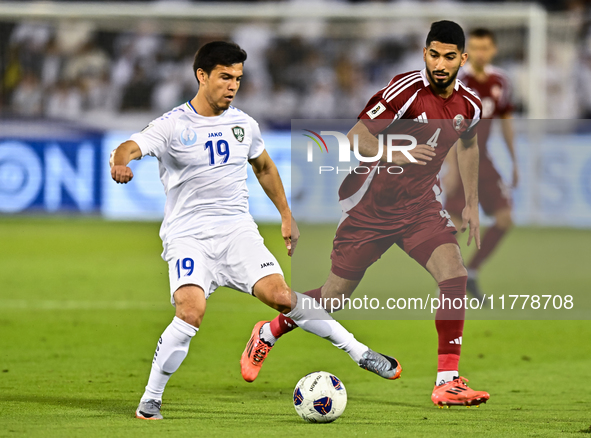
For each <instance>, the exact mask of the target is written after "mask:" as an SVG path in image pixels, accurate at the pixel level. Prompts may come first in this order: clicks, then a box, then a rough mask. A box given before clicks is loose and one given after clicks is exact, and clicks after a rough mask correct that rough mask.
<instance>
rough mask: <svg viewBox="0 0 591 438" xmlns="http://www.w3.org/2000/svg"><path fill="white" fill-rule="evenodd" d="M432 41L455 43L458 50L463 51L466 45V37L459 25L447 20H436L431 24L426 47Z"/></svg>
mask: <svg viewBox="0 0 591 438" xmlns="http://www.w3.org/2000/svg"><path fill="white" fill-rule="evenodd" d="M433 41H437V42H439V43H443V44H455V45H456V46H458V49H459V50H460V52H463V51H464V47H465V45H466V37H465V36H464V31H463V30H462V28H461V27H460V25H459V24H458V23H454V22H453V21H448V20H442V21H436V22H435V23H433V24H431V30H430V31H429V34H428V35H427V44H426V47H429V45H430V44H431V42H433Z"/></svg>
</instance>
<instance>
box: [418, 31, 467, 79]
mask: <svg viewBox="0 0 591 438" xmlns="http://www.w3.org/2000/svg"><path fill="white" fill-rule="evenodd" d="M423 54H424V59H425V65H426V67H427V75H428V76H429V79H430V82H431V83H432V84H433V85H434V86H435V87H437V88H439V89H441V90H444V89H446V88H448V87H449V86H450V85H452V84H453V82H454V81H455V79H456V77H457V76H458V72H459V71H460V67H461V66H462V65H464V63H465V61H466V57H467V56H466V54H462V52H461V51H460V50H458V47H457V46H456V45H455V44H443V43H440V42H437V41H433V42H431V44H430V45H429V47H427V48H425V49H424V52H423Z"/></svg>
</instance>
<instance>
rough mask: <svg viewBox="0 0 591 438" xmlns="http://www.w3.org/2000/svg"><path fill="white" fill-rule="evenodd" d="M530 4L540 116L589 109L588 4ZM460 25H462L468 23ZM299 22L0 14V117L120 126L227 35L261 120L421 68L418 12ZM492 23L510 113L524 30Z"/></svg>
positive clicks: (153, 105) (321, 112) (189, 90)
mask: <svg viewBox="0 0 591 438" xmlns="http://www.w3.org/2000/svg"><path fill="white" fill-rule="evenodd" d="M398 3H399V2H398ZM406 3H412V2H406ZM439 3H441V2H439ZM445 3H446V4H449V6H450V8H452V10H451V12H450V16H453V8H457V7H462V5H463V4H464V3H467V2H452V1H445ZM480 3H482V2H480ZM539 3H541V4H542V5H543V6H544V7H546V8H547V10H548V11H549V12H550V14H549V22H548V59H547V69H546V72H545V76H546V84H545V86H546V92H547V101H548V108H547V114H548V117H549V118H587V117H591V26H590V23H591V20H590V18H591V2H587V1H580V0H579V1H576V0H571V1H550V0H547V1H545V2H539ZM312 4H314V3H310V5H312ZM25 5H26V2H24V5H23V7H26V6H25ZM459 22H460V23H461V24H462V25H463V26H464V27H465V30H466V31H468V30H469V29H470V27H471V24H472V23H471V22H470V21H467V20H463V21H462V20H459ZM301 24H302V23H301V22H300V21H298V20H285V21H283V22H281V23H270V22H265V21H263V20H261V21H252V22H246V23H245V22H241V23H240V24H236V25H233V26H231V27H227V28H226V27H225V26H222V25H221V24H220V25H219V26H218V27H217V28H216V27H215V26H214V27H212V28H208V29H207V30H206V31H203V30H201V29H197V30H196V29H194V28H193V27H192V26H191V25H190V23H179V24H178V25H177V26H176V27H175V29H173V30H167V31H166V32H163V31H162V29H161V28H160V26H159V23H158V22H157V21H150V20H141V21H138V22H136V23H134V24H133V25H132V26H130V27H129V28H128V29H126V30H119V29H117V30H110V29H104V28H101V27H100V26H96V24H95V23H91V22H88V21H75V20H64V21H58V22H41V21H22V20H21V21H14V22H11V21H1V20H0V67H1V68H0V71H1V72H2V76H1V77H0V117H3V118H11V117H26V118H49V119H66V120H76V121H84V122H87V123H89V124H91V125H95V126H99V127H103V128H115V129H118V128H121V129H127V128H131V127H135V128H137V126H130V125H133V123H135V122H134V120H136V117H137V120H140V119H141V120H144V121H145V120H146V116H149V117H156V116H158V115H159V114H161V113H163V112H165V111H167V110H169V109H170V108H172V107H174V106H176V105H178V104H180V103H182V102H183V101H186V100H189V99H190V98H191V97H192V96H193V95H194V94H195V92H196V90H197V82H196V80H195V78H194V75H193V71H192V62H193V56H194V54H195V51H196V49H197V48H198V47H199V46H200V45H202V44H204V43H206V42H208V41H212V40H215V39H231V40H233V41H235V42H237V43H238V44H240V45H241V46H242V47H243V48H244V49H245V50H246V51H247V53H248V60H247V62H246V66H245V77H244V81H243V84H242V88H241V90H240V92H239V93H238V97H237V99H236V100H235V106H237V107H239V108H241V109H243V110H244V111H245V112H247V113H249V114H250V115H252V116H253V117H255V119H257V120H259V121H260V122H261V123H262V124H263V125H265V126H268V127H271V128H279V129H281V128H289V124H290V120H291V119H292V118H336V117H338V118H345V117H356V116H357V114H358V113H359V111H360V110H361V109H362V108H363V106H364V105H365V102H366V101H367V99H368V98H369V97H370V96H371V95H372V94H373V93H374V92H375V91H377V90H378V89H380V88H382V87H383V86H385V85H386V84H387V83H388V81H389V80H390V78H391V77H392V76H393V75H395V74H398V73H402V72H405V71H409V70H415V69H420V68H422V67H423V61H422V47H423V45H424V38H425V35H426V32H427V30H428V26H429V22H428V21H426V20H405V21H403V22H392V23H370V22H365V23H359V24H356V25H355V29H351V32H348V31H347V30H345V31H343V30H342V28H340V31H339V30H338V29H337V30H335V28H332V27H331V26H328V25H327V23H324V22H322V20H312V21H310V20H307V21H306V25H305V26H302V25H301ZM478 24H479V25H482V24H483V23H478ZM492 28H493V29H496V31H497V37H498V45H499V56H498V57H497V59H496V64H497V65H499V66H500V67H503V68H505V70H506V71H507V72H508V74H509V76H510V78H511V79H512V82H513V84H514V96H513V99H514V104H515V106H516V108H517V114H518V115H519V114H520V112H522V111H523V106H524V96H523V92H522V91H521V90H523V89H525V86H526V82H527V76H526V74H525V67H524V64H525V57H526V55H525V53H524V50H525V47H526V45H525V40H526V38H527V36H526V29H525V28H520V27H506V28H505V27H503V23H499V22H494V23H492Z"/></svg>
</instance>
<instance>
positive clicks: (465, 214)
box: [457, 135, 480, 249]
mask: <svg viewBox="0 0 591 438" xmlns="http://www.w3.org/2000/svg"><path fill="white" fill-rule="evenodd" d="M457 148H458V152H457V154H458V168H459V170H460V177H461V178H462V184H463V185H464V193H465V194H466V207H464V210H462V228H461V231H462V232H464V231H466V228H468V227H470V233H469V234H468V245H470V243H471V242H472V238H474V242H475V243H476V247H477V248H478V249H480V219H479V217H478V167H479V155H478V136H477V135H475V136H474V137H472V138H471V139H462V138H460V139H459V140H458V143H457Z"/></svg>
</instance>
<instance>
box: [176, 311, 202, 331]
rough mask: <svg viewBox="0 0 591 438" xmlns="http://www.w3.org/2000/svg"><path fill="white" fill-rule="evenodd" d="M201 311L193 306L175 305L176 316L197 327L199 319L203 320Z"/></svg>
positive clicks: (199, 323) (199, 324)
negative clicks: (180, 306) (181, 306)
mask: <svg viewBox="0 0 591 438" xmlns="http://www.w3.org/2000/svg"><path fill="white" fill-rule="evenodd" d="M203 314H204V313H203V312H202V311H200V310H199V309H195V308H179V307H178V306H177V311H176V316H177V317H178V318H180V319H182V320H183V321H185V322H186V323H187V324H191V325H192V326H193V327H197V328H199V327H200V326H201V321H203Z"/></svg>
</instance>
